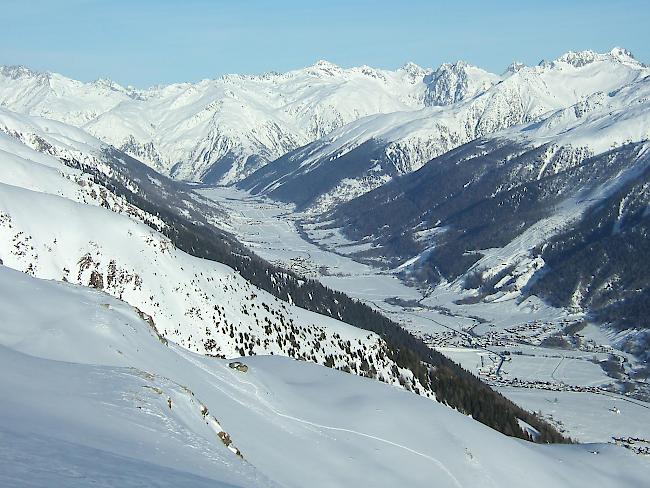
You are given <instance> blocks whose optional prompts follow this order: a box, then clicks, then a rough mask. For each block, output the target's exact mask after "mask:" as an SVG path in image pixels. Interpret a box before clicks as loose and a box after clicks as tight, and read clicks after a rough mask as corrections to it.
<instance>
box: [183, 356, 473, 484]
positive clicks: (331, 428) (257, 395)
mask: <svg viewBox="0 0 650 488" xmlns="http://www.w3.org/2000/svg"><path fill="white" fill-rule="evenodd" d="M177 352H178V353H179V354H180V355H181V356H182V357H184V358H185V359H186V360H188V361H189V362H191V363H192V364H194V365H195V366H197V367H198V368H200V369H202V370H203V371H205V372H206V373H208V374H209V375H210V376H213V377H215V378H217V379H219V380H222V381H223V380H224V378H223V377H221V376H219V375H217V374H216V373H215V372H214V371H212V370H211V369H210V368H207V367H206V366H205V365H204V364H202V363H201V362H200V361H197V360H196V359H194V358H193V357H192V355H191V354H189V353H187V352H185V351H183V350H182V349H181V348H180V347H179V348H178V349H177ZM231 376H232V377H233V378H234V379H235V380H236V381H237V382H238V383H239V384H241V385H249V386H251V387H253V390H254V391H252V392H251V391H250V390H248V389H245V388H240V389H239V390H240V391H242V392H244V393H247V394H251V393H252V394H253V395H255V398H256V399H257V400H258V402H259V403H260V404H261V405H264V406H265V407H266V408H267V410H268V411H269V412H271V413H273V414H274V415H276V416H278V417H281V418H285V419H287V420H292V421H294V422H298V423H300V424H304V425H309V426H311V427H316V428H318V429H325V430H329V431H335V432H346V433H348V434H354V435H358V436H360V437H365V438H368V439H372V440H375V441H377V442H381V443H384V444H388V445H389V446H393V447H396V448H398V449H402V450H404V451H407V452H410V453H411V454H415V455H416V456H420V457H422V458H424V459H426V460H428V461H431V462H432V463H433V464H434V465H435V466H436V467H438V468H439V469H440V470H441V471H443V472H444V473H445V474H446V475H447V476H448V477H449V478H450V479H451V480H452V481H453V483H454V486H456V487H458V488H462V486H463V485H462V484H461V483H460V482H459V481H458V479H457V478H456V477H455V476H454V475H453V474H452V473H451V471H449V469H447V467H446V466H445V465H444V464H443V463H442V462H441V461H440V460H438V459H436V458H434V457H432V456H429V455H428V454H425V453H423V452H420V451H416V450H415V449H411V448H410V447H408V446H405V445H403V444H399V443H397V442H393V441H391V440H388V439H383V438H381V437H377V436H374V435H372V434H366V433H365V432H359V431H357V430H353V429H346V428H344V427H334V426H331V425H323V424H319V423H317V422H312V421H310V420H306V419H302V418H299V417H294V416H293V415H289V414H286V413H283V412H280V411H279V410H277V409H276V408H275V407H274V406H273V405H271V403H269V402H268V400H266V399H265V398H263V397H262V395H260V390H259V388H258V386H257V385H256V384H255V383H252V382H250V381H246V380H242V379H241V378H240V377H239V376H238V375H237V374H236V373H231ZM213 386H214V387H215V388H217V389H218V390H219V391H221V392H222V393H224V394H225V395H227V396H228V397H229V398H231V399H232V400H234V401H235V402H237V403H239V404H240V405H242V406H245V407H249V408H250V404H248V403H245V402H243V401H241V400H239V399H238V398H235V397H234V396H233V395H231V394H230V393H228V392H226V391H225V390H224V389H223V388H221V387H219V386H218V385H215V384H213Z"/></svg>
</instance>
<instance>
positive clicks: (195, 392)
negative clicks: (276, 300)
mask: <svg viewBox="0 0 650 488" xmlns="http://www.w3.org/2000/svg"><path fill="white" fill-rule="evenodd" d="M0 289H1V290H2V293H1V294H0V365H1V366H2V371H5V372H6V371H11V375H4V374H3V375H0V385H1V386H0V387H1V388H2V390H3V391H4V392H5V396H4V398H5V401H3V402H2V403H0V438H2V439H3V442H2V443H0V446H2V447H0V453H2V456H0V467H1V469H0V483H2V484H8V485H29V486H52V485H58V486H87V485H88V484H90V483H92V484H97V485H99V486H118V485H119V486H142V485H147V486H152V485H153V486H208V485H210V486H296V487H299V486H312V487H316V488H319V487H325V486H377V487H383V486H387V487H388V486H396V485H401V486H412V487H418V486H430V485H431V482H432V480H435V483H436V485H437V486H443V487H445V486H450V487H462V486H468V487H469V486H477V484H481V485H482V486H495V487H496V486H504V485H507V486H527V487H535V486H540V487H541V486H563V487H564V486H566V487H573V486H575V487H579V486H585V484H588V485H590V486H612V487H618V486H621V487H627V486H630V487H633V486H641V485H642V484H643V483H644V480H645V479H647V476H648V474H649V472H648V471H649V467H648V464H647V463H646V462H645V461H644V460H643V459H642V458H640V457H636V456H634V455H632V454H631V453H629V452H628V451H626V450H624V449H622V448H619V447H615V446H608V445H588V446H538V445H534V444H530V443H527V442H523V441H518V440H514V439H511V438H508V437H505V436H503V435H501V434H498V433H496V432H494V431H493V430H491V429H488V428H486V427H484V426H482V425H480V424H478V423H477V422H474V421H473V420H471V419H470V418H468V417H466V416H463V415H461V414H459V413H457V412H455V411H453V410H451V409H449V408H446V407H444V406H442V405H440V404H437V403H435V402H431V401H428V400H426V399H423V398H420V397H417V396H415V395H410V394H407V393H405V392H403V391H401V390H399V389H395V388H391V387H389V386H387V385H382V384H381V383H377V382H373V381H370V380H367V379H363V378H359V377H356V376H353V375H346V374H343V373H340V372H336V371H332V370H329V369H325V368H322V367H319V366H316V365H309V364H308V363H303V362H295V361H291V360H288V359H283V358H278V357H257V358H246V359H245V362H246V364H247V365H248V366H249V369H248V372H246V373H242V372H238V371H235V370H233V369H230V368H229V367H228V366H227V361H222V360H218V359H214V358H205V357H202V356H199V355H195V354H192V353H190V352H188V351H187V350H185V349H184V348H181V347H179V346H177V345H174V344H172V343H169V344H168V345H165V344H164V343H163V342H161V341H160V340H159V339H158V337H157V336H156V334H155V333H154V332H153V331H152V330H151V328H150V326H149V325H148V324H147V322H146V321H144V320H142V319H140V317H139V314H138V312H137V310H135V309H133V308H131V307H129V306H127V305H126V304H124V303H122V302H120V301H118V300H116V299H115V298H112V297H110V296H108V295H106V294H105V293H103V292H101V291H97V290H90V289H87V288H81V287H77V286H73V285H70V284H62V283H54V282H51V281H42V280H38V279H35V278H32V277H30V276H28V275H25V274H21V273H18V272H16V271H13V270H10V269H8V268H6V267H1V266H0ZM404 412H408V413H409V414H408V415H404ZM222 439H226V442H224V441H222ZM225 444H229V447H231V448H232V449H228V448H227V447H226V445H225ZM233 451H234V452H233ZM237 452H239V453H240V454H241V457H240V456H239V455H238V454H237ZM595 452H597V453H598V454H593V453H595ZM211 483H212V484H211Z"/></svg>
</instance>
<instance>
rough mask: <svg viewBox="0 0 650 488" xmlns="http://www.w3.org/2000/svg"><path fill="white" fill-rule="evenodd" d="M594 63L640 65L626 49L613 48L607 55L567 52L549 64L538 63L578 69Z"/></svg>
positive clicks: (544, 63) (545, 64) (590, 51)
mask: <svg viewBox="0 0 650 488" xmlns="http://www.w3.org/2000/svg"><path fill="white" fill-rule="evenodd" d="M596 61H615V62H620V63H631V64H636V65H640V64H641V63H639V62H638V61H637V60H636V59H635V58H634V56H633V55H632V53H631V52H630V51H628V50H627V49H624V48H622V47H615V48H613V49H612V50H611V51H609V52H608V53H597V52H595V51H592V50H590V49H588V50H585V51H568V52H566V53H564V54H563V55H561V56H560V57H559V58H557V59H556V60H555V61H553V62H551V63H548V62H546V61H542V62H541V63H540V66H555V65H557V64H558V63H566V64H570V65H571V66H574V67H576V68H580V67H582V66H586V65H588V64H591V63H593V62H596Z"/></svg>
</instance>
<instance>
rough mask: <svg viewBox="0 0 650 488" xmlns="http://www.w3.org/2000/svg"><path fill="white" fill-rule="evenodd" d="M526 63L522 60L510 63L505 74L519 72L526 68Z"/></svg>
mask: <svg viewBox="0 0 650 488" xmlns="http://www.w3.org/2000/svg"><path fill="white" fill-rule="evenodd" d="M525 67H526V65H525V64H524V63H522V62H520V61H513V62H512V63H510V65H509V66H508V67H507V68H506V71H505V73H504V74H514V73H517V72H518V71H521V70H522V69H524V68H525Z"/></svg>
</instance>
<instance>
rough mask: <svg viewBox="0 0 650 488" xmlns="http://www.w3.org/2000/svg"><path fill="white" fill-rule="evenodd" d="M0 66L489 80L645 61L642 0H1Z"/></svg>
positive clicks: (181, 76)
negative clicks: (596, 57)
mask: <svg viewBox="0 0 650 488" xmlns="http://www.w3.org/2000/svg"><path fill="white" fill-rule="evenodd" d="M1 7H2V8H1V13H0V64H4V65H8V64H24V65H27V66H30V67H32V68H35V69H41V70H50V71H57V72H60V73H63V74H65V75H67V76H71V77H73V78H78V79H82V80H92V79H96V78H99V77H107V78H111V79H113V80H115V81H117V82H119V83H122V84H132V85H135V86H139V87H144V86H149V85H152V84H157V83H171V82H175V81H196V80H199V79H202V78H214V77H216V76H219V75H221V74H224V73H259V72H264V71H270V70H275V71H285V70H288V69H293V68H299V67H303V66H306V65H310V64H312V63H314V62H315V61H316V60H318V59H327V60H328V61H331V62H334V63H337V64H340V65H342V66H355V65H360V64H368V65H371V66H375V67H380V68H397V67H399V66H401V65H402V64H404V63H405V62H407V61H414V62H416V63H418V64H420V65H423V66H428V67H435V66H437V65H439V64H440V63H442V62H445V61H455V60H457V59H464V60H466V61H468V62H470V63H473V64H477V65H479V66H481V67H484V68H486V69H488V70H491V71H494V72H502V71H503V70H504V68H505V67H506V66H507V65H508V64H509V63H510V62H511V61H513V60H515V59H516V60H520V61H523V62H525V63H527V64H536V63H537V62H539V61H540V60H541V59H552V58H554V57H557V56H558V55H559V54H561V53H563V52H565V51H567V50H581V49H594V50H597V51H608V50H609V49H611V48H612V47H613V46H622V47H626V48H627V49H629V50H631V51H632V52H633V53H634V54H635V56H636V57H637V58H638V59H640V60H641V61H643V62H650V34H648V32H649V31H650V27H648V26H650V1H649V0H620V1H611V0H610V1H603V0H590V1H587V0H574V1H556V0H548V1H541V0H540V1H535V2H524V1H512V0H507V1H498V0H493V1H460V0H456V1H452V2H442V1H431V0H430V1H425V0H411V1H409V0H404V1H396V0H394V1H383V0H376V1H369V0H359V1H354V0H349V1H341V0H328V1H318V2H316V1H313V2H310V1H307V0H303V1H298V0H275V1H263V0H249V1H247V0H239V1H229V2H226V1H220V0H212V1H209V0H185V1H172V0H158V1H153V0H141V1H137V0H59V1H56V0H2V5H1Z"/></svg>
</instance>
